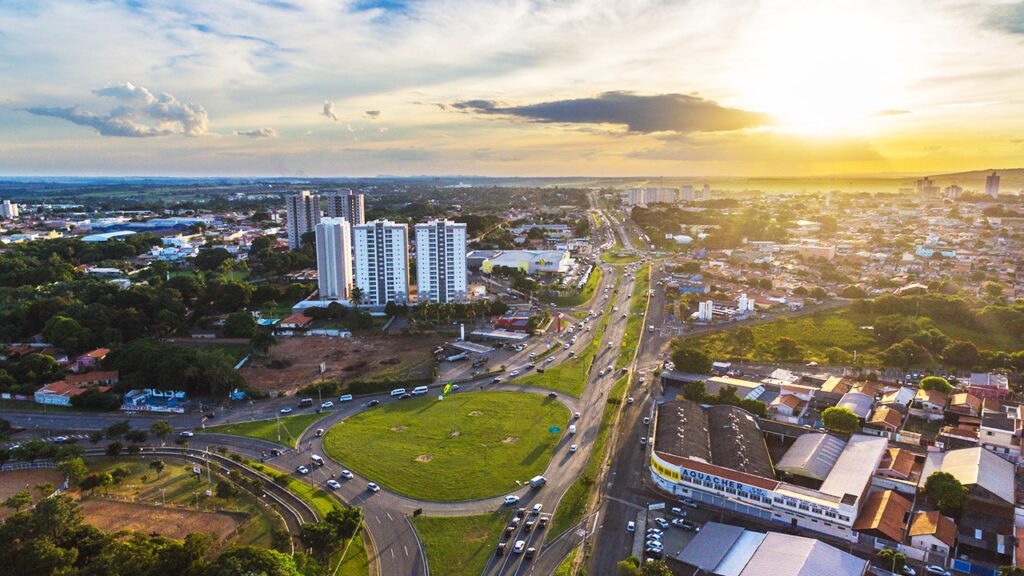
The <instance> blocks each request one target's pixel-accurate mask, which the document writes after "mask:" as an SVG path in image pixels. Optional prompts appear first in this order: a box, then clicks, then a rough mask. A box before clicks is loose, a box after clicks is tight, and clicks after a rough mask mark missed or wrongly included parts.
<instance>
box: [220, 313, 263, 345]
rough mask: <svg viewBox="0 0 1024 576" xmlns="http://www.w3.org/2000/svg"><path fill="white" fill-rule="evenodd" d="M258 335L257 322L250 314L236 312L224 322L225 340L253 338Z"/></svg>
mask: <svg viewBox="0 0 1024 576" xmlns="http://www.w3.org/2000/svg"><path fill="white" fill-rule="evenodd" d="M255 333H256V320H254V319H253V317H252V314H251V313H249V312H244V311H243V312H235V313H234V314H231V315H230V316H228V317H227V319H226V320H225V321H224V330H223V334H224V337H225V338H252V336H253V334H255Z"/></svg>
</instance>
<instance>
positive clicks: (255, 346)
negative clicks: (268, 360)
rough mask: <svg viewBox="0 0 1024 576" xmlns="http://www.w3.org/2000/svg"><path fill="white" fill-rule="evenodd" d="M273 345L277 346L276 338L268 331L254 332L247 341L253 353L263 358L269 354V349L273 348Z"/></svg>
mask: <svg viewBox="0 0 1024 576" xmlns="http://www.w3.org/2000/svg"><path fill="white" fill-rule="evenodd" d="M274 344H277V338H275V337H274V334H273V333H271V332H270V330H262V329H260V330H256V332H255V333H254V334H253V335H252V338H251V339H250V340H249V346H250V347H251V348H252V350H253V352H256V353H257V354H260V355H264V356H265V355H266V354H267V353H268V352H270V348H271V347H272V346H274Z"/></svg>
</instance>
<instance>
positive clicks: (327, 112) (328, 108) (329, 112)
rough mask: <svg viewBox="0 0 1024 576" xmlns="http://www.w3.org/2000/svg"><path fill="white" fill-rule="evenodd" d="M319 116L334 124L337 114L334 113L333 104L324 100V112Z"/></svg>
mask: <svg viewBox="0 0 1024 576" xmlns="http://www.w3.org/2000/svg"><path fill="white" fill-rule="evenodd" d="M321 114H323V115H324V116H327V117H328V118H330V119H331V120H334V121H335V122H337V121H338V113H337V112H335V111H334V102H331V101H330V100H324V110H323V112H321Z"/></svg>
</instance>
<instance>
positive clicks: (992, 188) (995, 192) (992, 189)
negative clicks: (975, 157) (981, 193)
mask: <svg viewBox="0 0 1024 576" xmlns="http://www.w3.org/2000/svg"><path fill="white" fill-rule="evenodd" d="M985 194H988V195H989V196H991V197H993V198H995V197H996V196H999V174H996V173H995V172H993V173H991V174H989V175H988V176H986V177H985Z"/></svg>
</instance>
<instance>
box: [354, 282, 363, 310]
mask: <svg viewBox="0 0 1024 576" xmlns="http://www.w3.org/2000/svg"><path fill="white" fill-rule="evenodd" d="M363 297H364V294H363V289H362V288H360V287H359V286H352V303H353V304H355V305H356V306H359V305H360V304H362V303H363Z"/></svg>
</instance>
